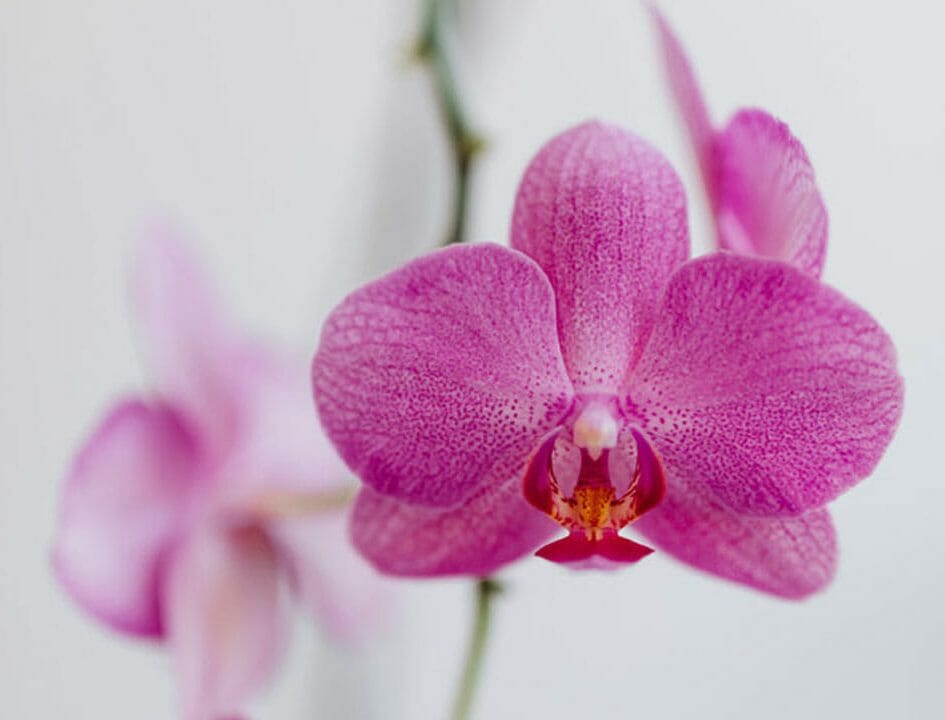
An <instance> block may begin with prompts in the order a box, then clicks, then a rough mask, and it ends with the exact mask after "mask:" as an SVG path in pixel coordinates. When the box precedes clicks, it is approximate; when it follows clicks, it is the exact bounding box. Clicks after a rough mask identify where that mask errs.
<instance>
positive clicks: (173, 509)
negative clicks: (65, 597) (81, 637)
mask: <svg viewBox="0 0 945 720" xmlns="http://www.w3.org/2000/svg"><path fill="white" fill-rule="evenodd" d="M193 464H194V447H193V442H192V440H191V438H190V436H189V435H188V433H187V432H186V431H185V430H184V428H183V427H182V426H181V424H180V422H179V420H178V418H177V417H176V416H175V415H174V413H173V412H172V411H171V410H170V409H168V408H167V407H166V406H163V405H147V404H145V403H144V402H140V401H128V402H125V403H122V404H121V405H118V406H117V407H116V408H115V409H113V410H112V411H111V412H110V413H109V415H108V416H107V417H106V419H105V420H104V422H103V423H102V424H101V425H100V426H99V428H98V430H96V432H95V434H94V435H93V436H92V437H91V439H90V440H89V441H88V442H87V443H86V445H85V446H84V447H83V448H82V450H81V451H80V452H79V455H78V457H77V459H76V461H75V463H74V465H73V467H72V469H71V471H70V473H69V476H68V477H67V478H66V483H65V488H64V490H63V501H62V510H61V515H60V518H59V528H58V535H57V538H56V542H55V547H54V550H53V563H54V567H55V570H56V575H57V576H58V578H59V580H60V581H61V582H62V584H63V585H64V586H65V588H66V589H67V591H68V592H69V594H70V595H71V596H72V597H73V599H75V600H76V602H78V603H79V604H80V605H81V606H82V607H83V608H84V609H86V610H87V611H88V612H90V613H91V614H92V615H94V616H95V617H97V618H98V619H100V620H102V621H103V622H105V623H107V624H108V625H110V626H112V627H113V628H115V629H117V630H120V631H122V632H127V633H131V634H136V635H146V636H160V635H161V634H162V632H163V625H162V622H161V611H160V598H159V578H160V575H161V569H162V564H163V560H164V556H165V554H166V551H167V548H168V547H169V545H170V543H171V542H172V541H173V539H174V537H175V533H176V530H177V525H178V519H179V517H178V516H179V514H180V511H181V509H182V507H183V504H184V502H185V496H186V493H187V491H188V489H189V488H190V487H191V482H192V477H193V476H192V471H193Z"/></svg>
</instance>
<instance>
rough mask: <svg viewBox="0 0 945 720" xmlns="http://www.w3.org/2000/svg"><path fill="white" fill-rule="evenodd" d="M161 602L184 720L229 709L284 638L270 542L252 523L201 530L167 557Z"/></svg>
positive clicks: (252, 687)
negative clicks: (229, 527)
mask: <svg viewBox="0 0 945 720" xmlns="http://www.w3.org/2000/svg"><path fill="white" fill-rule="evenodd" d="M164 601H165V609H166V610H165V617H166V621H167V631H168V644H169V647H170V650H171V653H172V655H173V659H174V665H175V671H176V673H177V678H178V683H179V686H180V692H181V700H182V708H183V716H184V718H185V720H217V719H218V718H221V717H229V716H232V715H236V714H237V713H239V711H240V710H241V708H242V706H243V705H244V704H245V703H246V701H247V699H248V698H249V697H250V696H251V695H252V694H253V693H254V692H256V691H257V690H258V689H259V688H260V687H261V686H262V685H263V684H264V683H265V681H266V680H267V679H268V678H269V677H270V676H271V674H272V672H273V671H274V670H275V667H276V664H277V663H278V661H279V659H280V658H281V656H282V652H283V649H284V645H285V641H286V637H287V631H288V613H287V605H286V603H285V602H284V601H285V597H284V596H283V595H282V593H281V592H280V587H279V565H278V556H277V554H276V551H275V548H274V547H273V545H272V544H271V543H270V542H269V540H268V539H267V537H266V536H265V534H263V533H262V532H261V531H259V530H258V529H254V528H251V527H248V528H240V529H236V528H234V529H224V528H209V527H208V528H204V529H203V530H201V531H200V532H199V533H198V534H196V535H194V536H192V537H190V538H188V540H187V541H186V542H185V543H183V545H182V546H181V547H179V548H178V549H177V551H176V552H175V554H174V556H173V558H172V560H171V561H170V562H169V565H168V577H167V583H166V586H165V588H164Z"/></svg>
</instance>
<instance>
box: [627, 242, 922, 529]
mask: <svg viewBox="0 0 945 720" xmlns="http://www.w3.org/2000/svg"><path fill="white" fill-rule="evenodd" d="M628 390H629V396H628V398H627V412H629V413H631V414H638V415H639V416H640V418H641V421H642V422H643V423H644V427H645V429H646V430H647V432H648V434H649V436H650V438H652V440H653V443H654V445H655V447H656V450H657V451H658V452H659V453H660V455H661V456H662V458H663V460H664V462H666V463H667V465H670V466H672V467H674V468H675V469H676V471H677V476H678V477H683V478H700V479H702V480H704V482H705V483H706V484H707V485H708V486H710V487H711V488H712V489H713V490H715V492H716V493H717V494H718V496H719V498H721V499H722V500H723V501H724V502H725V503H726V504H727V505H728V506H729V507H730V508H731V509H733V510H735V511H738V512H746V513H750V514H758V515H798V514H801V513H802V512H804V511H805V510H808V509H810V508H816V507H820V506H822V505H824V504H825V503H827V502H828V501H830V500H832V499H833V498H834V497H836V496H837V495H838V494H839V493H841V492H842V491H843V490H845V489H846V488H848V487H850V486H851V485H853V484H855V483H856V482H857V481H859V480H861V479H862V478H864V477H866V476H867V475H869V474H870V473H871V472H872V470H873V468H874V467H875V466H876V463H877V462H878V461H879V459H880V457H881V456H882V454H883V451H884V450H885V448H886V445H888V444H889V441H890V439H891V438H892V435H893V432H894V431H895V428H896V425H897V423H898V421H899V417H900V414H901V412H902V393H903V387H902V379H901V378H900V377H899V375H898V373H897V370H896V353H895V350H894V348H893V345H892V342H891V341H890V339H889V337H888V336H887V335H886V333H885V332H884V331H883V330H882V328H880V327H879V325H877V324H876V321H875V320H873V318H871V317H870V316H869V315H868V314H867V313H866V312H865V311H864V310H862V309H861V308H859V307H857V306H856V305H854V304H853V303H852V302H850V301H849V300H847V299H846V298H844V297H843V296H842V295H840V294H839V293H838V292H836V291H835V290H832V289H831V288H829V287H827V286H825V285H822V284H821V283H819V282H818V281H817V280H815V279H813V278H811V277H810V276H808V275H805V274H804V273H802V272H800V271H798V270H796V269H795V268H793V267H791V266H789V265H786V264H784V263H780V262H775V261H767V260H758V259H753V258H744V257H738V256H734V255H730V254H727V253H720V254H716V255H712V256H709V257H706V258H701V259H699V260H694V261H692V262H690V263H688V264H687V265H686V266H684V267H683V268H682V269H680V271H679V272H678V273H676V275H675V276H674V277H673V279H672V281H671V282H670V284H669V286H668V288H667V291H666V296H665V299H664V303H663V308H662V310H661V312H660V316H659V320H658V323H657V325H656V330H655V331H654V333H653V336H652V337H651V338H650V343H649V345H648V346H647V348H646V352H645V353H644V356H643V358H641V360H640V363H639V365H638V366H637V367H636V368H634V370H633V372H632V381H631V384H630V386H629V388H628Z"/></svg>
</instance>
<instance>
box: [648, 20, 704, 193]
mask: <svg viewBox="0 0 945 720" xmlns="http://www.w3.org/2000/svg"><path fill="white" fill-rule="evenodd" d="M650 13H651V15H652V16H653V21H654V23H655V24H656V29H657V32H658V34H659V38H660V46H661V48H662V52H663V63H664V66H665V69H666V75H667V78H668V79H669V85H670V88H672V92H673V97H674V98H675V100H676V105H677V106H678V107H679V114H680V115H682V119H683V122H684V123H685V126H686V130H687V132H688V134H689V141H690V143H691V144H692V149H693V152H694V153H695V155H696V160H697V162H698V163H699V171H700V173H701V175H702V182H703V184H704V185H705V190H706V193H707V195H708V197H709V205H710V206H711V207H712V209H713V211H714V210H715V208H716V206H717V196H718V193H717V190H716V168H715V161H714V158H713V152H714V150H713V147H714V144H715V128H714V127H712V120H711V118H710V117H709V111H708V109H707V108H706V104H705V100H704V99H703V97H702V91H701V90H700V89H699V83H698V82H697V81H696V75H695V73H694V72H693V70H692V65H691V63H690V62H689V58H688V57H687V56H686V51H685V50H684V49H683V47H682V44H681V43H680V42H679V40H678V39H677V37H676V35H675V33H673V29H672V28H671V27H670V25H669V22H668V21H667V20H666V17H665V16H664V15H663V13H661V12H660V11H659V9H657V7H656V6H655V5H653V4H650Z"/></svg>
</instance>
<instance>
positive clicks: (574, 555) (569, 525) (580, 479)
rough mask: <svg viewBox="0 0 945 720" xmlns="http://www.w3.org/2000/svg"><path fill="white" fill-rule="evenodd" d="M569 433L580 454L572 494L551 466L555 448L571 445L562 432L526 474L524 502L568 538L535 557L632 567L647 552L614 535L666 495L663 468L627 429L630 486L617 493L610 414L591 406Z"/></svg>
mask: <svg viewBox="0 0 945 720" xmlns="http://www.w3.org/2000/svg"><path fill="white" fill-rule="evenodd" d="M573 428H574V429H573V445H574V446H575V447H576V448H579V450H580V468H579V471H578V476H577V480H576V482H575V483H574V487H573V489H572V490H571V491H570V493H568V492H565V491H564V490H563V489H562V483H559V481H558V477H557V475H556V472H555V464H554V450H555V446H556V444H557V443H558V442H559V441H563V442H565V443H567V442H569V439H568V438H567V434H566V432H565V430H564V429H563V428H559V429H558V430H557V431H555V432H554V433H551V434H550V435H548V436H547V437H546V438H545V439H544V441H543V442H542V443H541V445H540V446H539V448H538V450H537V451H536V452H535V454H534V456H533V457H532V459H531V462H530V463H529V465H528V468H527V470H526V473H525V478H524V488H523V490H524V493H525V498H526V500H528V502H529V503H530V504H531V505H532V506H534V507H535V508H537V509H538V510H541V511H542V512H543V513H545V514H546V515H548V516H549V517H550V518H551V519H553V520H554V521H555V522H557V523H558V524H559V525H561V526H562V527H564V528H565V529H566V530H568V533H569V534H568V536H567V537H566V538H564V539H562V540H558V541H556V542H553V543H551V544H549V545H545V546H544V547H542V548H540V549H539V551H538V552H537V553H536V554H537V555H538V556H539V557H543V558H545V559H548V560H552V561H554V562H561V563H566V564H569V565H574V566H581V567H587V566H599V563H595V562H590V560H591V559H592V558H594V557H598V556H599V558H604V559H605V560H608V561H609V564H612V563H626V562H636V561H637V560H640V559H642V558H643V557H645V556H646V555H648V554H649V553H650V552H651V550H650V549H649V548H646V547H645V546H642V545H639V544H637V543H633V542H632V541H629V540H626V539H625V538H622V537H620V536H619V535H618V533H619V531H620V530H621V529H622V528H624V527H626V526H627V525H629V524H630V523H632V522H633V521H634V520H636V519H637V518H638V517H640V516H641V515H643V514H644V513H645V512H647V511H648V510H650V509H652V508H653V507H655V506H656V505H657V504H658V503H659V502H660V500H662V498H663V493H664V491H665V477H664V474H663V469H662V464H661V463H660V460H659V458H658V457H657V455H656V453H655V452H654V451H653V449H652V447H651V446H650V444H649V442H648V441H647V440H646V439H645V438H644V437H643V435H642V433H641V432H640V431H639V430H637V429H636V428H633V427H631V428H629V436H630V438H631V439H632V441H633V443H634V444H635V446H636V460H635V465H634V468H633V471H632V473H631V477H630V479H629V482H628V483H627V484H626V487H625V489H624V490H623V491H622V492H620V493H619V494H618V491H617V489H616V485H617V484H616V483H614V482H613V480H612V478H611V453H614V452H618V451H620V448H619V446H618V428H619V426H618V423H617V418H616V417H615V414H614V412H613V411H612V410H610V409H609V408H608V407H606V406H605V405H603V404H601V403H596V402H592V403H589V404H587V405H586V406H585V407H584V408H583V409H582V410H581V412H580V414H579V415H578V418H577V420H576V421H575V422H574V425H573Z"/></svg>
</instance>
